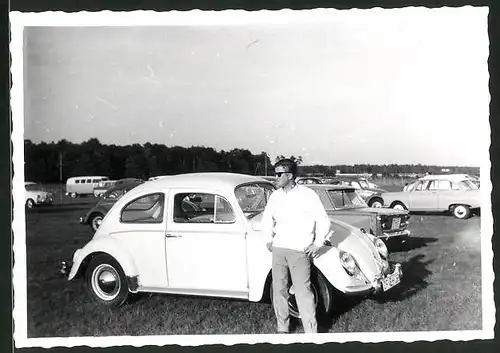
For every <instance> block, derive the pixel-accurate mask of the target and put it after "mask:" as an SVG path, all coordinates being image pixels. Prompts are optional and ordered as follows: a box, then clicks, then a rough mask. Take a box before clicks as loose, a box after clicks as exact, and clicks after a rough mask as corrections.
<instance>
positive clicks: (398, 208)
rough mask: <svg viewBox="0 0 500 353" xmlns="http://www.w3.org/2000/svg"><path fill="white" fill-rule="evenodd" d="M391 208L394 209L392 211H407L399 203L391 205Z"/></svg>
mask: <svg viewBox="0 0 500 353" xmlns="http://www.w3.org/2000/svg"><path fill="white" fill-rule="evenodd" d="M391 208H392V209H394V210H398V211H406V210H408V209H407V208H406V206H405V205H404V204H403V203H402V202H399V201H396V202H394V203H393V204H392V205H391Z"/></svg>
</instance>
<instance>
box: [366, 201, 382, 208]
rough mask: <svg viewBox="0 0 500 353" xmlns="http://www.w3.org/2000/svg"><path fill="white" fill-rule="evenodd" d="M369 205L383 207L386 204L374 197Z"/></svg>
mask: <svg viewBox="0 0 500 353" xmlns="http://www.w3.org/2000/svg"><path fill="white" fill-rule="evenodd" d="M368 206H370V207H374V208H382V206H384V203H383V201H382V200H381V199H372V200H370V202H369V203H368Z"/></svg>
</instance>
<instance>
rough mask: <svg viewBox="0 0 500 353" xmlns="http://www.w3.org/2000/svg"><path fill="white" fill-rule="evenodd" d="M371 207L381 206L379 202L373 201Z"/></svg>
mask: <svg viewBox="0 0 500 353" xmlns="http://www.w3.org/2000/svg"><path fill="white" fill-rule="evenodd" d="M372 207H375V208H381V207H382V204H381V203H380V202H379V201H375V202H374V203H372Z"/></svg>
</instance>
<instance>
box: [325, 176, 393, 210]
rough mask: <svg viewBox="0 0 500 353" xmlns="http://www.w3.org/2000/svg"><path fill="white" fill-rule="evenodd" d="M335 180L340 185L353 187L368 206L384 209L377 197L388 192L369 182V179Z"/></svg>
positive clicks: (345, 178) (342, 178)
mask: <svg viewBox="0 0 500 353" xmlns="http://www.w3.org/2000/svg"><path fill="white" fill-rule="evenodd" d="M335 179H336V183H338V184H341V185H345V186H351V187H353V188H355V189H356V190H358V192H359V195H360V196H361V198H362V199H363V200H365V202H366V203H367V204H368V206H370V207H382V204H381V203H380V201H379V198H378V197H377V196H378V195H380V194H381V193H384V192H386V190H384V189H381V188H379V187H377V186H376V185H375V184H373V183H371V182H369V181H368V179H366V178H362V177H354V178H349V177H337V178H335ZM373 186H375V187H373Z"/></svg>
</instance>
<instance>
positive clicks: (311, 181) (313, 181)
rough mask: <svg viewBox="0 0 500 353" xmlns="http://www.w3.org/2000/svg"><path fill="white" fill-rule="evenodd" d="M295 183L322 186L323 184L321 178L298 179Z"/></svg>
mask: <svg viewBox="0 0 500 353" xmlns="http://www.w3.org/2000/svg"><path fill="white" fill-rule="evenodd" d="M295 182H296V183H297V184H322V183H323V182H322V181H321V179H320V178H315V177H298V178H296V179H295Z"/></svg>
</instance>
